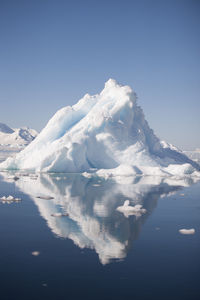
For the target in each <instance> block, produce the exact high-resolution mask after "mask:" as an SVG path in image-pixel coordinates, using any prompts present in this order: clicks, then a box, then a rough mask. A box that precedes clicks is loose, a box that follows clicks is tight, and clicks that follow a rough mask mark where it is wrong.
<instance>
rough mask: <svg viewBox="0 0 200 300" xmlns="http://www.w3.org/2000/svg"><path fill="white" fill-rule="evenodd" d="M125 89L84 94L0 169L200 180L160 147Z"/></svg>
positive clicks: (177, 155) (190, 164)
mask: <svg viewBox="0 0 200 300" xmlns="http://www.w3.org/2000/svg"><path fill="white" fill-rule="evenodd" d="M136 98H137V97H136V94H135V92H134V91H133V90H132V89H131V88H130V87H129V86H121V85H119V84H118V83H117V82H116V81H115V80H113V79H109V80H108V81H107V82H106V84H105V88H104V89H103V90H102V92H101V93H100V94H97V95H94V96H90V95H89V94H86V95H85V96H84V97H83V98H82V99H81V100H79V101H78V103H77V104H75V105H73V106H72V107H71V106H67V107H64V108H62V109H60V110H59V111H57V113H56V114H55V115H54V116H53V117H52V118H51V119H50V121H49V122H48V124H47V125H46V127H45V128H44V129H43V130H42V132H41V133H40V134H39V135H38V136H37V138H36V139H35V140H34V141H33V142H32V143H31V144H30V145H28V146H27V147H26V148H25V149H24V150H23V151H22V152H20V153H19V154H18V155H17V156H16V157H15V158H9V159H7V160H6V161H5V162H3V163H1V164H0V168H1V169H26V170H31V171H42V172H88V171H90V170H91V169H93V170H96V171H97V170H98V172H97V173H98V175H99V176H116V175H117V176H121V175H123V176H132V175H142V174H146V175H161V176H170V175H175V176H183V175H194V176H195V175H196V176H199V175H200V172H199V171H200V167H199V165H198V164H197V163H196V162H194V161H192V160H191V159H189V158H188V157H187V156H186V155H184V153H183V152H181V151H179V150H177V149H176V148H175V147H173V146H172V145H170V144H167V143H166V142H163V141H162V142H161V141H160V140H159V139H158V138H157V137H156V135H155V134H154V132H153V130H152V129H150V127H149V125H148V123H147V121H146V120H145V117H144V114H143V111H142V109H141V108H140V107H139V106H138V105H137V101H136Z"/></svg>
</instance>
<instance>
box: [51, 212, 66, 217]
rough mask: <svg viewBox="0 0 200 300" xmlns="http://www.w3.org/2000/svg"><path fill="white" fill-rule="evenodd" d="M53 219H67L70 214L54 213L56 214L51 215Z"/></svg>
mask: <svg viewBox="0 0 200 300" xmlns="http://www.w3.org/2000/svg"><path fill="white" fill-rule="evenodd" d="M51 216H52V217H66V216H69V214H68V213H54V214H51Z"/></svg>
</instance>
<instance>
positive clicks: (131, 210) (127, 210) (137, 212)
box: [116, 200, 146, 218]
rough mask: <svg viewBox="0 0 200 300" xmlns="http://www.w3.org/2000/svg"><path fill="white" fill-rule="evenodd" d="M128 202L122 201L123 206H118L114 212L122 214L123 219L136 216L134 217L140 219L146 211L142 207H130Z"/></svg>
mask: <svg viewBox="0 0 200 300" xmlns="http://www.w3.org/2000/svg"><path fill="white" fill-rule="evenodd" d="M129 204H130V201H129V200H126V201H124V204H123V205H122V206H118V207H117V208H116V210H118V211H119V212H121V213H123V214H124V216H125V217H127V218H128V217H129V216H132V215H134V216H136V217H141V215H142V214H145V213H146V209H144V208H142V205H139V204H137V205H135V206H130V205H129Z"/></svg>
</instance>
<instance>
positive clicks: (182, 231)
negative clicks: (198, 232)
mask: <svg viewBox="0 0 200 300" xmlns="http://www.w3.org/2000/svg"><path fill="white" fill-rule="evenodd" d="M179 232H180V233H181V234H195V229H194V228H191V229H179Z"/></svg>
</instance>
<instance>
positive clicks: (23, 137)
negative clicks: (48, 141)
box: [0, 123, 38, 146]
mask: <svg viewBox="0 0 200 300" xmlns="http://www.w3.org/2000/svg"><path fill="white" fill-rule="evenodd" d="M37 134H38V133H37V131H36V130H34V129H30V128H28V127H23V128H10V127H9V126H7V125H6V124H4V123H0V145H1V146H20V145H27V144H29V143H30V142H31V141H32V140H34V138H35V137H36V136H37Z"/></svg>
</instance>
